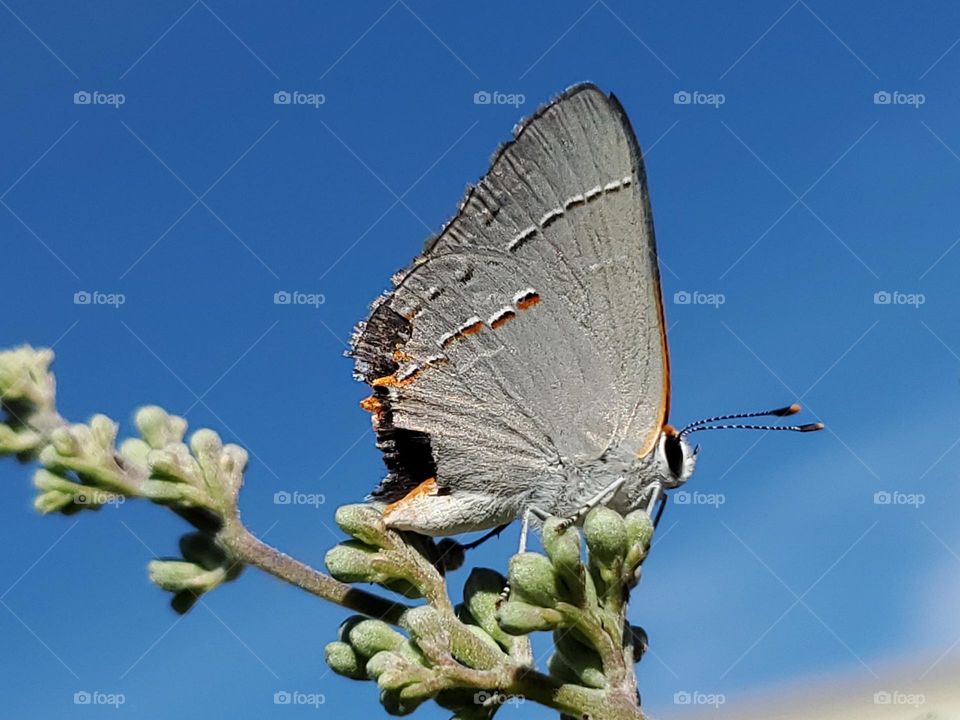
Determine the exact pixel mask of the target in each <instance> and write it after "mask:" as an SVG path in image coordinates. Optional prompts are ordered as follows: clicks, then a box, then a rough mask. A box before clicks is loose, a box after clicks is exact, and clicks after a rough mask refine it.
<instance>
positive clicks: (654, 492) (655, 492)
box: [643, 482, 666, 520]
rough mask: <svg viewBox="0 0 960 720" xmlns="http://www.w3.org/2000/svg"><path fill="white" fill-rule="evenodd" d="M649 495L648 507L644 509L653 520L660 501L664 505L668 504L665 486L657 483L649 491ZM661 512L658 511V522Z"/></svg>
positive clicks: (645, 506)
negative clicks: (664, 491) (664, 492)
mask: <svg viewBox="0 0 960 720" xmlns="http://www.w3.org/2000/svg"><path fill="white" fill-rule="evenodd" d="M647 493H648V494H647V502H646V505H644V506H643V509H644V510H645V511H646V513H647V515H649V516H650V517H651V518H653V516H654V508H655V507H656V506H657V503H658V502H660V501H663V502H664V503H665V502H666V497H665V496H664V494H663V485H662V484H661V483H659V482H655V483H653V484H652V485H651V486H650V488H649V489H648V490H647ZM661 507H662V503H661ZM661 512H662V510H658V511H657V520H659V519H660V514H661Z"/></svg>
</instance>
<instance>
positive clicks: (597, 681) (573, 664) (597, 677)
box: [547, 653, 607, 689]
mask: <svg viewBox="0 0 960 720" xmlns="http://www.w3.org/2000/svg"><path fill="white" fill-rule="evenodd" d="M547 670H548V671H549V673H550V674H551V675H553V676H554V677H555V678H557V679H558V680H562V681H565V682H572V683H575V684H577V685H583V686H585V687H590V688H597V689H602V688H605V687H606V686H607V678H606V676H605V675H604V674H603V670H601V669H600V667H595V666H593V665H584V663H583V661H582V660H581V659H580V658H570V657H567V656H565V655H561V654H560V653H554V654H553V655H551V656H550V659H549V660H548V661H547Z"/></svg>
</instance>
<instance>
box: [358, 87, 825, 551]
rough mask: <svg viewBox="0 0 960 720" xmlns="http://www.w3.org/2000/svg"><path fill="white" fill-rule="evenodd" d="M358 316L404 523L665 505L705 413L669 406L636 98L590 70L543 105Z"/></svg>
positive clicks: (782, 412) (386, 494)
mask: <svg viewBox="0 0 960 720" xmlns="http://www.w3.org/2000/svg"><path fill="white" fill-rule="evenodd" d="M393 286H394V287H393V290H391V291H389V292H388V293H386V294H385V295H383V296H382V297H380V298H379V299H378V300H377V301H376V302H375V303H374V304H373V307H372V310H371V313H370V316H369V318H368V319H367V320H366V322H364V323H362V324H361V325H360V326H359V327H358V328H357V330H356V332H355V334H354V337H353V343H352V349H351V351H350V355H351V356H352V357H353V358H354V359H355V363H356V366H355V373H356V376H357V377H358V379H360V380H363V381H364V382H366V383H367V384H368V385H370V386H371V387H372V389H373V394H372V395H371V396H370V397H368V398H367V399H366V400H364V401H363V402H362V403H361V406H362V407H363V408H364V409H366V410H368V411H370V412H371V413H372V414H373V425H374V428H375V429H376V433H377V445H378V447H379V448H380V449H381V450H382V452H383V456H384V461H385V463H386V466H387V470H388V474H387V476H386V478H385V479H384V480H383V481H382V482H381V483H380V485H379V486H378V487H377V488H376V489H375V490H374V491H373V493H372V494H371V498H372V499H374V500H379V501H382V502H385V503H388V504H387V506H386V509H385V511H384V519H385V521H386V523H387V524H388V525H390V526H392V527H394V528H397V529H401V530H412V531H416V532H419V533H423V534H425V535H432V536H441V535H452V534H457V533H461V532H466V531H472V530H485V529H489V528H495V527H499V526H503V525H505V524H507V523H510V522H512V521H513V520H515V519H518V518H523V519H524V520H525V524H526V520H527V519H528V516H529V514H531V513H532V514H535V515H540V516H541V517H542V516H545V515H547V514H549V515H555V516H560V517H567V518H569V519H570V522H575V521H577V520H579V519H581V518H582V517H583V515H584V514H585V512H586V510H587V509H589V508H590V507H592V506H593V505H595V504H598V503H601V502H603V503H606V504H608V505H609V506H610V507H612V508H614V509H616V510H618V511H621V512H625V511H628V510H633V509H637V508H647V509H648V511H649V512H652V511H653V509H654V507H655V504H656V503H657V502H658V501H659V507H660V509H661V510H662V507H663V501H664V499H665V495H664V491H666V490H669V489H671V488H675V487H677V486H679V485H681V484H682V483H684V482H685V481H686V480H687V479H688V478H689V477H690V475H691V473H692V472H693V469H694V465H695V463H696V456H697V449H696V448H694V447H692V446H691V445H690V444H689V443H688V442H687V439H686V438H687V436H689V435H690V434H692V433H694V432H698V431H701V430H717V429H725V428H731V427H738V428H747V429H770V430H793V431H800V432H805V431H809V430H818V429H820V428H821V427H822V425H821V424H820V423H813V424H808V425H799V426H797V425H790V426H786V425H777V426H766V425H720V424H717V423H718V422H720V421H724V420H732V419H741V418H751V417H761V416H779V417H782V416H787V415H792V414H794V413H795V412H797V411H798V410H799V409H800V408H799V406H797V405H791V406H789V407H786V408H780V409H777V410H772V411H767V412H757V413H740V414H736V415H727V416H720V417H715V418H708V419H706V420H701V421H698V422H695V423H692V424H690V425H688V426H686V427H685V428H683V429H682V430H676V429H674V428H673V427H671V426H670V425H669V424H667V415H668V412H669V408H670V363H669V355H668V349H667V337H666V329H665V325H664V311H663V301H662V298H661V290H660V271H659V266H658V260H657V248H656V242H655V240H654V233H653V218H652V216H651V211H650V198H649V195H648V193H647V183H646V177H645V171H644V166H643V156H642V154H641V151H640V146H639V144H638V142H637V139H636V136H635V135H634V133H633V129H632V128H631V126H630V122H629V120H628V119H627V116H626V113H625V112H624V110H623V107H622V106H621V105H620V103H619V101H618V100H617V99H616V98H615V97H614V96H613V95H609V96H608V95H606V94H605V93H603V92H602V91H601V90H600V89H599V88H597V87H596V86H594V85H591V84H581V85H576V86H574V87H572V88H570V89H569V90H567V91H566V92H565V93H563V94H562V95H560V96H559V97H558V98H556V99H555V100H553V101H552V102H550V103H549V104H547V105H545V106H543V107H542V108H540V109H539V110H538V111H537V112H536V113H535V114H534V115H533V116H532V117H531V118H529V119H527V120H526V121H524V122H523V123H522V124H521V125H520V126H519V127H518V128H517V129H516V131H515V136H514V138H513V140H511V141H510V142H508V143H506V144H505V145H503V146H502V147H501V148H500V149H499V150H498V151H497V153H496V155H495V156H494V158H493V161H492V163H491V166H490V169H489V171H488V172H487V174H486V175H485V176H484V177H483V178H482V179H481V180H480V181H479V182H478V183H477V185H476V186H475V187H472V188H470V189H469V190H468V191H467V194H466V197H465V198H464V199H463V201H462V202H461V204H460V210H459V212H458V213H457V215H456V217H455V218H454V219H453V220H451V221H450V222H449V223H448V224H447V225H446V226H445V227H444V228H443V230H441V232H440V233H439V234H438V235H436V236H435V237H433V238H431V239H430V240H428V241H427V243H426V247H425V248H424V250H423V253H422V254H421V255H420V256H419V257H417V258H416V259H415V260H414V262H413V264H412V265H411V266H410V267H408V268H407V269H405V270H403V271H401V272H399V273H397V274H396V275H395V276H394V278H393Z"/></svg>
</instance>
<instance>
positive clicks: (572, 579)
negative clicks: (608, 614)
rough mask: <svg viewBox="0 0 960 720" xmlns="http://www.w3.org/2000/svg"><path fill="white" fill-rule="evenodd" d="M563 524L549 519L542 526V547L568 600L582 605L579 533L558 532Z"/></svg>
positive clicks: (582, 574) (582, 591)
mask: <svg viewBox="0 0 960 720" xmlns="http://www.w3.org/2000/svg"><path fill="white" fill-rule="evenodd" d="M563 524H564V522H563V521H562V520H560V519H558V518H555V517H550V518H548V519H547V521H546V522H545V523H544V526H543V533H542V539H543V547H544V549H545V550H546V551H547V557H549V558H550V561H551V562H552V563H553V567H554V568H555V569H556V571H557V575H558V576H559V578H560V581H561V583H562V585H563V587H564V589H565V590H567V591H568V594H569V596H570V597H569V599H570V601H571V602H572V603H573V604H574V605H578V606H579V605H582V604H583V600H584V595H585V591H586V589H585V588H584V576H585V575H586V573H585V572H584V569H583V563H582V562H581V560H580V533H579V532H577V529H576V528H575V527H568V528H566V529H565V530H564V531H563V532H559V530H560V527H561V526H562V525H563Z"/></svg>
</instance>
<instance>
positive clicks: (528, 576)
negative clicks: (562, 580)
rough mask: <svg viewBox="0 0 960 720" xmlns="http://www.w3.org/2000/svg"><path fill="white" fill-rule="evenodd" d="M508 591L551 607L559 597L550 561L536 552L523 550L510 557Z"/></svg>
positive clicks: (526, 599) (528, 600)
mask: <svg viewBox="0 0 960 720" xmlns="http://www.w3.org/2000/svg"><path fill="white" fill-rule="evenodd" d="M509 578H510V592H511V593H516V594H517V597H518V599H520V600H524V601H526V602H529V603H532V604H534V605H539V606H540V607H553V606H554V605H556V603H557V600H558V599H559V597H560V589H559V587H558V585H557V574H556V571H554V569H553V565H551V564H550V561H549V560H548V559H547V558H546V557H544V556H543V555H540V554H538V553H532V552H525V553H520V554H518V555H514V556H513V557H512V558H510V571H509Z"/></svg>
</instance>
